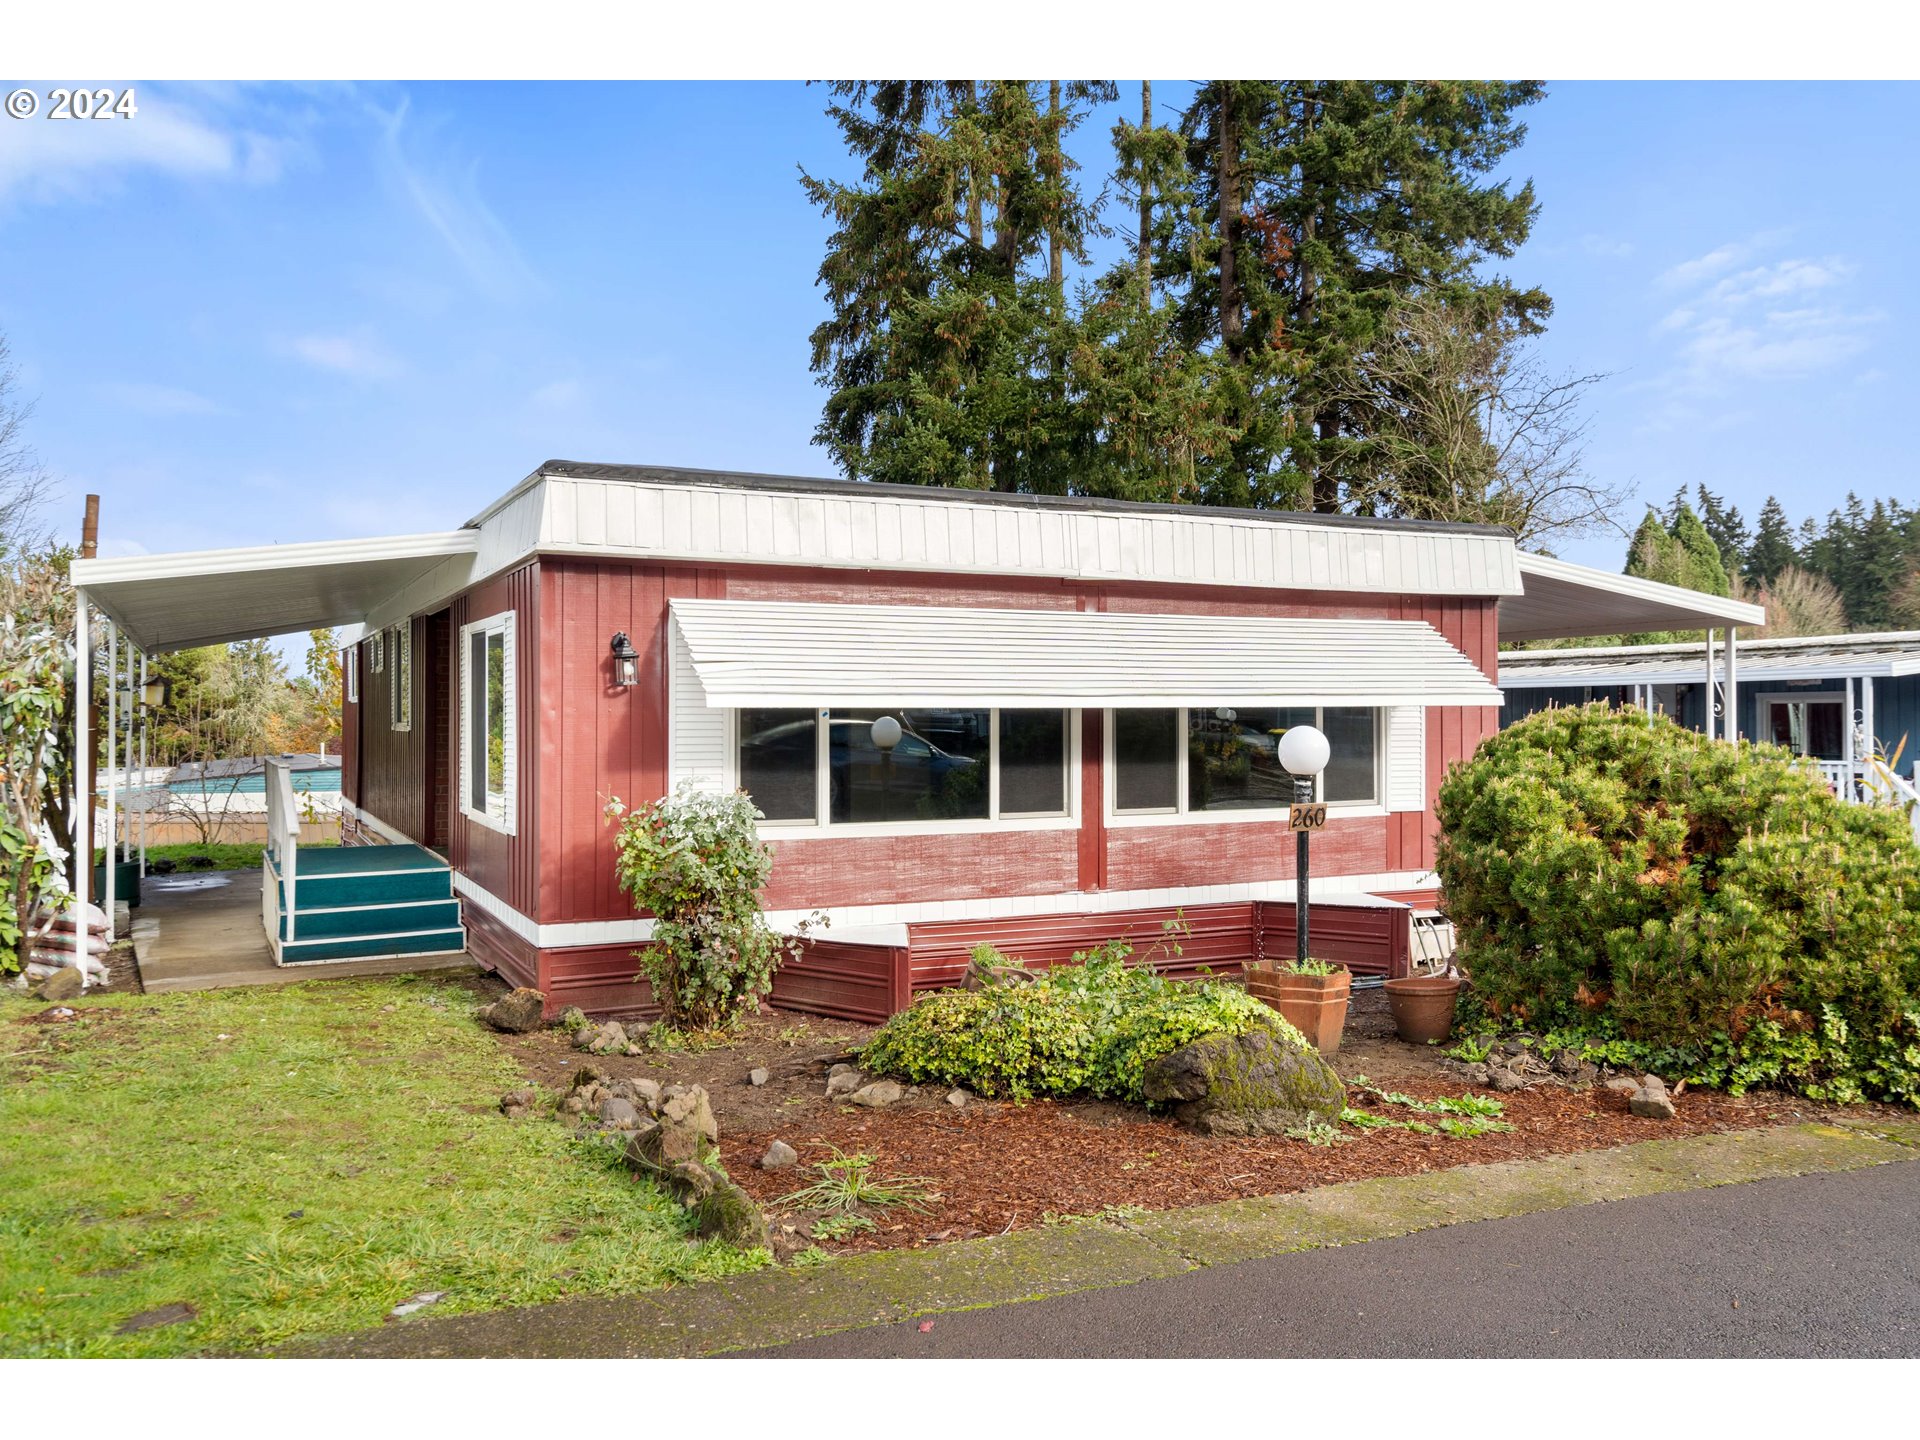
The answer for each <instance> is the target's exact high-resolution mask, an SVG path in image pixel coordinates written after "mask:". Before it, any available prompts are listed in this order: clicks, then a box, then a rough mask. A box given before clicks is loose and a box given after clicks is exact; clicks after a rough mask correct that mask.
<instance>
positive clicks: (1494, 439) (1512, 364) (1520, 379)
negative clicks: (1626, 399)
mask: <svg viewBox="0 0 1920 1440" xmlns="http://www.w3.org/2000/svg"><path fill="white" fill-rule="evenodd" d="M1605 378H1606V377H1605V376H1604V375H1599V374H1593V375H1578V374H1575V375H1558V374H1554V373H1552V372H1550V371H1548V370H1547V369H1546V368H1545V366H1544V365H1543V364H1542V363H1541V361H1540V359H1539V357H1538V356H1537V355H1536V354H1535V353H1534V351H1533V350H1532V348H1531V343H1530V337H1529V336H1528V335H1527V334H1526V333H1524V331H1523V328H1522V327H1521V325H1520V323H1519V322H1518V321H1517V320H1515V319H1513V318H1512V317H1510V316H1508V315H1506V314H1504V313H1502V312H1500V311H1499V310H1497V309H1496V308H1494V307H1492V306H1489V305H1484V304H1483V305H1472V304H1455V303H1450V302H1449V301H1447V300H1446V299H1444V298H1442V297H1440V296H1438V295H1434V294H1415V295H1410V296H1407V297H1404V298H1402V299H1401V300H1399V301H1397V302H1396V303H1395V305H1394V309H1393V312H1392V314H1391V315H1390V316H1389V317H1388V320H1387V323H1386V324H1384V325H1383V326H1382V327H1381V339H1380V340H1379V341H1378V342H1377V343H1376V344H1375V345H1374V346H1373V348H1372V349H1371V350H1370V351H1369V352H1368V353H1367V354H1365V355H1363V356H1361V357H1360V358H1359V360H1358V363H1357V364H1356V365H1355V366H1354V367H1353V370H1352V372H1351V378H1350V379H1349V380H1348V381H1346V382H1345V383H1344V385H1343V386H1342V393H1341V394H1340V395H1339V397H1338V398H1339V400H1340V402H1341V404H1342V405H1343V406H1344V407H1345V408H1346V409H1347V411H1348V413H1350V414H1352V415H1353V416H1354V417H1355V422H1356V423H1355V426H1354V428H1355V431H1356V433H1357V434H1358V435H1360V436H1362V437H1364V438H1362V439H1361V441H1360V442H1359V450H1360V455H1361V458H1362V461H1363V463H1362V465H1361V466H1360V467H1359V469H1360V471H1361V472H1362V473H1363V474H1368V475H1371V477H1372V478H1371V479H1365V478H1363V479H1360V480H1358V481H1357V482H1355V483H1354V484H1352V485H1351V486H1350V488H1349V500H1350V502H1351V503H1352V505H1353V507H1354V508H1355V509H1357V510H1359V511H1360V512H1362V513H1366V514H1374V515H1397V516H1404V517H1408V518H1411V519H1422V520H1454V521H1470V522H1475V523H1479V524H1487V525H1504V526H1506V527H1507V528H1508V529H1510V530H1512V531H1513V532H1514V534H1515V535H1516V536H1517V537H1518V538H1519V539H1520V541H1521V542H1522V543H1524V544H1529V545H1533V546H1540V545H1543V544H1550V543H1551V542H1552V541H1553V540H1554V539H1556V538H1560V537H1565V536H1575V535H1581V534H1587V533H1591V532H1593V531H1596V530H1605V529H1612V530H1619V529H1620V525H1619V522H1618V521H1617V520H1616V519H1615V518H1614V515H1615V513H1616V512H1617V511H1618V510H1619V508H1620V506H1621V504H1622V502H1624V501H1625V500H1626V499H1627V496H1628V493H1629V492H1628V490H1627V488H1626V487H1623V486H1615V485H1609V484H1606V483H1603V482H1601V481H1599V480H1596V479H1595V478H1594V477H1593V476H1591V475H1589V474H1588V473H1587V471H1586V467H1585V463H1584V459H1585V453H1584V452H1585V446H1586V434H1587V426H1588V421H1587V420H1586V419H1585V417H1584V416H1583V414H1582V412H1581V404H1582V400H1583V397H1584V396H1585V393H1586V391H1587V389H1588V388H1589V387H1590V386H1592V385H1594V384H1595V383H1597V382H1598V381H1600V380H1603V379H1605ZM1622 533H1624V532H1622Z"/></svg>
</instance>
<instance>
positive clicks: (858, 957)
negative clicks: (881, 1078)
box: [772, 940, 911, 1025]
mask: <svg viewBox="0 0 1920 1440" xmlns="http://www.w3.org/2000/svg"><path fill="white" fill-rule="evenodd" d="M909 999H911V995H910V994H909V987H908V983H907V952H906V949H905V948H904V947H901V946H893V945H854V944H849V943H846V942H843V941H834V940H817V941H814V942H813V943H811V944H809V945H808V946H807V947H806V949H805V950H804V951H802V952H801V954H800V958H799V959H797V960H791V961H789V962H788V963H786V964H785V965H782V966H781V967H780V969H779V970H778V971H777V972H775V974H774V977H773V996H772V1000H773V1003H774V1004H775V1005H777V1006H779V1007H780V1008H781V1009H782V1010H798V1011H801V1012H802V1013H804V1014H808V1015H829V1016H832V1017H833V1018H835V1019H837V1020H857V1021H859V1022H860V1023H862V1024H865V1025H878V1024H879V1023H880V1022H881V1021H883V1020H885V1019H886V1018H887V1017H888V1016H889V1015H891V1014H893V1013H894V1012H895V1011H896V1010H904V1009H906V1007H907V1002H908V1000H909Z"/></svg>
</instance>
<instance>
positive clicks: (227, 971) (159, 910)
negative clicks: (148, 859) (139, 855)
mask: <svg viewBox="0 0 1920 1440" xmlns="http://www.w3.org/2000/svg"><path fill="white" fill-rule="evenodd" d="M260 900H261V893H260V872H259V871H258V870H201V871H192V872H186V873H181V874H175V875H149V876H148V877H147V878H146V879H145V880H144V881H142V882H141V905H140V908H139V909H138V910H136V911H134V912H133V953H134V957H135V959H137V960H138V961H139V964H140V983H141V984H142V985H143V986H144V987H145V988H146V991H147V993H148V994H149V995H160V994H165V993H167V992H168V991H172V990H223V989H226V988H228V987H229V986H234V985H295V984H298V983H300V982H301V981H305V980H328V979H340V978H343V977H348V976H354V975H411V974H414V973H416V972H418V971H421V970H464V969H470V968H472V966H473V960H472V959H471V958H470V957H468V956H466V955H432V956H423V957H419V958H412V959H409V958H405V957H400V958H395V957H386V958H382V959H377V960H328V961H317V962H314V963H312V964H307V965H275V964H274V963H273V949H272V947H271V946H269V945H268V944H267V932H266V927H265V925H264V924H262V922H261V919H260Z"/></svg>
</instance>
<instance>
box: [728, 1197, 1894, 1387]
mask: <svg viewBox="0 0 1920 1440" xmlns="http://www.w3.org/2000/svg"><path fill="white" fill-rule="evenodd" d="M931 1318H932V1321H933V1326H932V1328H931V1329H930V1330H928V1331H926V1332H925V1333H922V1332H921V1330H920V1328H919V1327H920V1324H921V1323H924V1322H915V1321H908V1322H906V1323H904V1324H899V1325H885V1326H878V1327H875V1328H872V1329H867V1330H853V1331H846V1332H843V1333H841V1334H838V1335H829V1336H824V1337H820V1338H816V1339H812V1340H804V1341H800V1342H798V1343H796V1344H793V1345H786V1346H780V1347H777V1348H775V1349H771V1350H760V1351H753V1352H748V1353H751V1354H755V1355H762V1356H778V1355H793V1356H875V1357H877V1356H956V1357H957V1356H1076V1357H1116V1356H1119V1357H1125V1356H1277V1357H1278V1356H1294V1357H1340V1356H1396V1357H1400V1356H1605V1357H1612V1356H1635V1357H1638V1356H1649V1357H1659V1356H1769V1357H1771V1356H1902V1357H1912V1356H1916V1355H1920V1162H1905V1163H1897V1164H1892V1165H1881V1166H1877V1167H1875V1168H1872V1169H1866V1170H1856V1171H1850V1172H1846V1173H1841V1174H1825V1175H1808V1176H1803V1177H1800V1178H1798V1179H1791V1180H1762V1181H1757V1182H1754V1183H1751V1184H1746V1185H1730V1186H1724V1187H1722V1188H1720V1189H1715V1190H1696V1191H1688V1192H1684V1193H1680V1194H1671V1195H1655V1196H1647V1197H1644V1198H1639V1199H1633V1200H1621V1201H1616V1202H1614V1203H1612V1204H1602V1205H1583V1206H1578V1207H1576V1208H1574V1209H1570V1210H1556V1211H1550V1212H1546V1213H1543V1214H1537V1215H1526V1216H1521V1217H1518V1218H1516V1219H1510V1220H1489V1221H1483V1222H1480V1223H1478V1224H1471V1225H1456V1226H1450V1227H1447V1228H1445V1229H1440V1230H1429V1231H1425V1232H1422V1233H1420V1234H1417V1235H1408V1236H1403V1237H1400V1238H1398V1239H1393V1240H1376V1241H1373V1242H1370V1243H1368V1244H1364V1245H1351V1246H1347V1247H1344V1248H1341V1249H1333V1250H1315V1251H1305V1252H1301V1253H1298V1254H1293V1255H1283V1256H1279V1257H1277V1258H1274V1259H1269V1260H1254V1261H1248V1262H1246V1263H1244V1264H1239V1265H1225V1266H1216V1267H1213V1268H1210V1269H1206V1270H1199V1271H1194V1272H1192V1273H1190V1274H1186V1275H1180V1276H1177V1277H1175V1278H1172V1279H1167V1280H1149V1281H1144V1282H1142V1283H1140V1284H1136V1285H1126V1286H1119V1287H1115V1288H1112V1289H1105V1290H1090V1291H1084V1292H1081V1293H1079V1294H1074V1295H1067V1296H1062V1297H1060V1298H1058V1299H1053V1300H1039V1301H1033V1302H1029V1303H1026V1304H1019V1305H1003V1306H998V1307H995V1308H993V1309H989V1310H971V1311H962V1312H959V1313H955V1314H948V1315H937V1316H933V1317H931Z"/></svg>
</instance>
